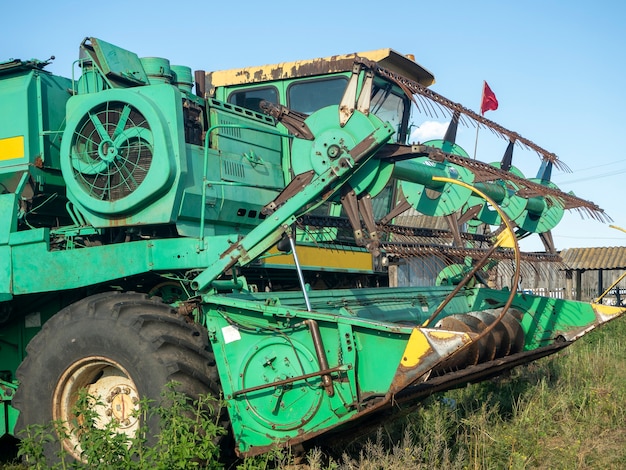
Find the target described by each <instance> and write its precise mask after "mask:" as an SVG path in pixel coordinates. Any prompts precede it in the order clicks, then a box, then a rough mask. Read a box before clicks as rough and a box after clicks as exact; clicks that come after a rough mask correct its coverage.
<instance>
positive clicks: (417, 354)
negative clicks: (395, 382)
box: [400, 328, 432, 367]
mask: <svg viewBox="0 0 626 470" xmlns="http://www.w3.org/2000/svg"><path fill="white" fill-rule="evenodd" d="M431 351H432V348H431V347H430V343H429V342H428V339H427V338H426V335H424V333H422V332H421V331H420V330H419V329H417V328H414V329H413V332H412V333H411V336H410V338H409V342H408V343H407V345H406V348H405V350H404V355H403V356H402V361H400V363H401V364H402V365H403V366H404V367H415V366H416V365H417V364H419V362H420V360H421V359H422V358H423V357H424V356H426V355H427V354H428V353H429V352H431Z"/></svg>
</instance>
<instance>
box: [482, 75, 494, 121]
mask: <svg viewBox="0 0 626 470" xmlns="http://www.w3.org/2000/svg"><path fill="white" fill-rule="evenodd" d="M496 109H498V99H497V98H496V94H495V93H494V92H493V91H491V88H489V85H487V82H484V86H483V101H482V103H481V104H480V114H482V115H483V116H484V115H485V112H486V111H495V110H496Z"/></svg>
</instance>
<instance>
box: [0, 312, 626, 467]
mask: <svg viewBox="0 0 626 470" xmlns="http://www.w3.org/2000/svg"><path fill="white" fill-rule="evenodd" d="M177 415H179V414H177ZM165 418H167V416H166V417H165ZM182 425H183V423H182V422H181V423H175V424H174V427H173V428H170V431H169V434H168V435H166V436H164V438H165V441H166V442H165V447H163V450H162V451H161V452H165V453H164V454H163V453H162V454H160V455H159V456H158V458H160V459H164V458H166V456H167V453H168V452H169V453H174V454H175V455H174V457H176V458H177V459H179V460H175V463H176V466H175V467H170V468H190V467H189V466H190V465H191V464H192V463H193V462H195V463H196V464H199V461H198V460H196V461H191V460H188V459H189V457H190V456H193V453H192V452H191V451H192V449H193V448H194V447H197V446H198V441H194V440H193V439H191V440H189V441H188V440H186V439H185V438H183V437H181V436H182V434H181V433H180V432H177V430H182V429H183V428H180V426H182ZM189 425H193V423H189V422H186V424H184V426H189ZM209 432H215V430H213V429H212V428H211V430H210V431H209ZM346 437H347V436H346ZM181 439H182V440H181ZM346 442H348V443H347V444H346ZM173 443H175V446H172V444H173ZM168 446H169V447H168ZM168 449H169V450H168ZM172 449H175V450H172ZM117 451H119V448H118V450H117ZM204 452H205V457H209V458H211V456H212V455H214V453H212V452H213V449H212V448H208V449H204ZM96 455H101V454H96ZM168 458H169V457H168ZM186 459H187V460H186ZM134 462H137V460H136V456H135V460H134ZM185 462H187V464H188V465H189V466H188V467H185ZM170 463H172V462H170ZM296 463H298V464H300V465H299V467H298V468H301V469H303V470H304V469H310V470H322V469H324V470H326V469H333V470H334V469H345V470H356V469H359V470H370V469H371V470H374V469H377V470H378V469H385V470H387V469H390V470H393V469H402V470H408V469H568V470H569V469H621V468H626V318H621V319H618V320H615V321H614V322H611V323H609V324H608V325H605V326H604V327H603V328H601V329H600V330H598V331H594V332H592V333H591V334H589V335H587V336H586V337H584V338H583V339H581V340H580V341H578V342H576V343H575V344H574V345H572V346H570V347H569V348H566V349H565V350H563V351H561V352H560V353H558V354H556V355H554V356H550V357H547V358H544V359H541V360H539V361H537V362H535V363H532V364H529V365H527V366H523V367H519V368H517V369H514V370H513V371H512V372H511V373H510V374H508V375H506V376H503V377H499V378H497V379H493V380H490V381H487V382H483V383H480V384H475V385H469V386H466V387H464V388H461V389H457V390H453V391H449V392H446V393H441V394H437V395H434V396H432V397H430V398H429V399H427V400H425V401H424V402H422V403H421V404H420V405H419V406H418V407H417V408H416V409H415V410H413V411H411V412H410V413H408V414H407V415H405V416H403V418H402V420H397V421H393V422H386V423H385V424H384V425H383V426H382V427H380V428H378V430H377V431H375V432H374V433H372V434H371V435H370V436H369V437H365V438H359V439H355V440H354V441H352V442H349V441H347V440H344V441H343V442H342V444H341V446H336V447H333V446H332V445H329V446H326V447H324V448H317V449H313V450H311V451H309V452H308V453H307V454H306V455H305V456H304V458H303V459H302V460H301V461H296V459H295V458H294V457H293V456H292V455H291V454H290V453H289V452H287V451H275V452H272V453H269V454H266V455H263V456H258V457H255V458H250V459H246V460H245V461H242V462H239V463H238V464H237V465H238V467H237V468H238V469H239V470H252V469H269V468H287V467H290V468H294V464H296ZM133 465H134V464H133ZM137 465H138V466H136V467H134V468H151V467H154V468H164V467H159V466H158V465H157V464H155V461H154V460H153V461H152V463H151V464H146V465H145V466H141V465H140V464H139V463H137ZM3 468H6V469H13V470H15V469H22V468H24V467H23V466H22V465H20V464H13V465H11V464H7V465H5V467H3ZM42 468H43V467H42ZM92 468H95V467H92ZM102 468H115V466H108V467H102ZM119 468H122V467H119ZM196 468H197V467H196Z"/></svg>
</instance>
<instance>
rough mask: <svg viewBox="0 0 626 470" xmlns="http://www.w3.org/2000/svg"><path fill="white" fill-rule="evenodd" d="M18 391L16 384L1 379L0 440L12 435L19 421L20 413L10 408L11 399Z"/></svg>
mask: <svg viewBox="0 0 626 470" xmlns="http://www.w3.org/2000/svg"><path fill="white" fill-rule="evenodd" d="M15 390H17V384H16V383H10V382H5V381H4V380H2V379H0V438H2V437H4V436H5V435H7V434H8V435H12V434H13V430H14V429H15V422H16V421H17V416H18V411H17V410H16V409H15V408H13V407H12V406H10V403H11V399H12V398H13V395H14V394H15Z"/></svg>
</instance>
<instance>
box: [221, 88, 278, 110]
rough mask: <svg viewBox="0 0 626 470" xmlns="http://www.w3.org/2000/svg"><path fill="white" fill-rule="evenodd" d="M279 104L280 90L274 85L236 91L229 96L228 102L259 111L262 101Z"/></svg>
mask: <svg viewBox="0 0 626 470" xmlns="http://www.w3.org/2000/svg"><path fill="white" fill-rule="evenodd" d="M263 100H265V101H269V102H270V103H274V104H278V91H277V90H276V88H274V87H264V88H253V89H249V90H241V91H235V92H233V93H231V94H230V95H229V96H228V102H229V103H231V104H234V105H237V106H241V107H242V108H248V109H251V110H253V111H256V112H258V113H263V111H261V107H260V103H261V101H263Z"/></svg>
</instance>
